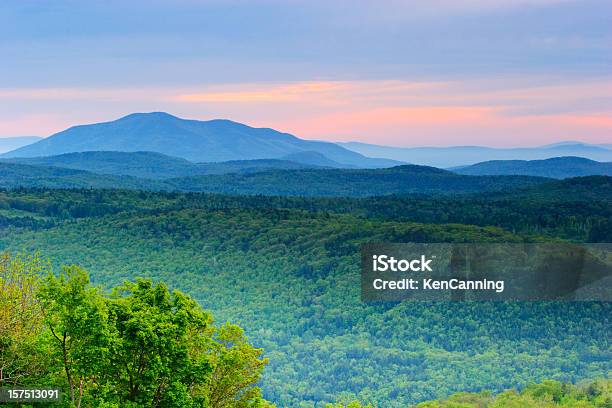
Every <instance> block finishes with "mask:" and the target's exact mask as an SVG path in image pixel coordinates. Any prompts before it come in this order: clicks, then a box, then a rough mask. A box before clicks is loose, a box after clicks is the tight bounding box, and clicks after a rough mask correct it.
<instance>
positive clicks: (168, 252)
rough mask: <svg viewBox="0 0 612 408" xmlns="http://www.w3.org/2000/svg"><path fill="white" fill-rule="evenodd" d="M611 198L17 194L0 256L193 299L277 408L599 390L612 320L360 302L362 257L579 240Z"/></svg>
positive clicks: (576, 183) (591, 187) (598, 190)
mask: <svg viewBox="0 0 612 408" xmlns="http://www.w3.org/2000/svg"><path fill="white" fill-rule="evenodd" d="M606 183H607V184H606ZM572 191H574V192H575V194H572ZM609 196H610V184H609V181H608V179H607V178H584V179H579V180H578V179H577V180H564V181H562V182H555V183H551V184H550V185H548V187H546V188H540V189H539V190H524V191H522V192H520V193H519V192H516V191H515V192H513V193H512V195H510V194H504V193H497V194H494V195H489V196H487V197H477V196H469V197H468V196H466V197H423V196H411V197H384V198H382V197H378V198H365V199H347V198H344V199H339V198H326V199H324V198H319V199H314V198H308V199H305V198H291V197H255V196H254V197H230V196H220V195H209V194H185V193H155V192H148V191H118V190H106V191H105V190H15V191H10V192H5V193H0V208H4V211H5V213H4V214H5V216H6V218H7V221H6V222H7V226H6V227H3V228H2V229H1V232H2V234H1V235H0V249H10V250H13V251H19V250H27V251H34V250H40V251H42V252H43V253H44V254H45V255H46V256H49V257H51V259H52V260H54V262H55V263H56V264H61V263H77V264H80V265H83V267H85V268H87V269H88V270H89V271H91V277H92V279H93V281H94V282H95V283H96V284H100V285H103V286H104V287H107V288H110V287H114V286H116V285H117V283H118V282H121V281H123V280H126V279H128V280H134V279H135V277H137V276H143V277H148V278H152V279H155V280H163V281H166V282H168V284H169V285H171V286H172V287H176V288H179V289H181V290H183V291H184V292H185V293H188V294H189V295H190V296H193V298H194V299H195V300H197V302H198V303H199V304H200V305H202V306H203V307H205V308H206V309H209V310H211V311H212V312H213V313H214V315H215V316H217V317H218V318H220V321H222V322H223V321H226V320H229V321H232V322H234V323H236V324H239V325H240V326H241V327H243V328H244V330H245V333H248V335H249V340H250V341H251V342H252V343H253V344H256V345H257V347H262V348H264V349H265V350H266V354H265V356H264V355H261V357H258V359H259V360H263V359H264V357H266V358H269V359H270V364H269V366H268V367H267V369H266V370H265V374H264V375H263V377H262V379H261V383H260V385H261V388H262V390H263V394H264V395H265V397H266V399H268V400H271V401H274V402H276V403H278V404H279V406H291V407H293V406H296V407H314V406H317V407H324V406H325V403H328V402H331V401H335V400H337V396H338V395H339V394H343V393H351V394H353V395H354V399H359V400H362V401H367V402H371V403H377V404H379V405H381V406H384V407H402V408H404V407H405V406H406V405H407V404H409V403H416V402H418V401H423V400H427V399H434V398H438V397H440V396H444V395H449V394H451V393H453V392H456V391H461V390H466V391H478V390H482V389H490V390H491V391H492V392H500V391H502V390H504V389H507V388H511V387H524V386H526V385H528V384H529V383H530V382H533V381H540V380H542V379H544V378H552V379H556V380H563V381H571V382H575V381H578V380H580V379H582V378H586V377H604V376H606V375H607V374H608V373H609V370H610V368H611V366H610V361H612V360H611V359H610V350H609V347H608V346H607V344H608V340H607V339H608V337H609V325H608V323H607V322H608V319H609V315H610V313H611V309H610V308H611V305H610V304H608V303H594V302H590V303H530V304H521V303H469V302H461V303H453V304H446V303H444V304H439V303H403V304H367V303H361V302H360V301H359V267H358V265H359V246H360V245H361V244H362V243H364V242H372V241H382V242H385V241H386V242H406V241H419V242H469V241H472V242H524V241H533V240H549V239H558V238H559V237H569V238H571V239H573V240H576V241H583V240H585V239H586V237H587V236H588V234H589V231H590V229H591V225H593V223H596V222H600V221H602V220H606V219H607V217H609V216H610V209H609V205H607V204H608V203H609V201H606V200H607V198H608V197H609ZM28 220H29V221H30V223H28ZM513 220H514V222H515V224H514V225H515V226H516V227H515V228H512V229H511V228H510V227H513V224H512V222H513ZM598 220H599V221H598ZM419 221H422V222H419ZM477 223H481V224H483V225H481V226H476V225H468V224H477ZM602 231H603V235H602V239H608V240H609V239H610V235H609V234H608V235H606V233H605V230H602ZM108 307H109V310H111V309H110V305H109V306H108ZM109 313H110V312H109ZM235 367H236V366H235ZM247 367H248V366H247ZM240 370H242V369H240ZM240 370H239V373H242V371H240ZM236 378H242V380H239V382H242V381H243V380H245V379H248V378H249V377H248V375H247V374H244V375H243V374H241V376H238V377H236ZM173 393H174V391H173ZM176 395H177V396H180V395H184V393H182V392H180V390H177V391H176ZM346 402H347V403H348V402H350V399H347V400H346Z"/></svg>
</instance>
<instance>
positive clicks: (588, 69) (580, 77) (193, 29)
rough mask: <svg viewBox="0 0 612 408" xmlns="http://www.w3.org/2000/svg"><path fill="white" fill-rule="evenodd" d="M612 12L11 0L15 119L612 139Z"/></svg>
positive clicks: (5, 113) (454, 138)
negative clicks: (149, 117) (218, 122)
mask: <svg viewBox="0 0 612 408" xmlns="http://www.w3.org/2000/svg"><path fill="white" fill-rule="evenodd" d="M330 3H331V4H330ZM611 27H612V2H609V1H591V0H586V1H571V0H465V1H449V0H429V1H425V0H423V1H420V0H419V1H343V0H340V1H333V2H330V1H327V2H324V1H257V0H256V1H238V0H236V1H188V0H184V1H182V0H178V1H146V2H145V1H87V2H86V1H46V2H41V1H23V0H20V1H10V0H9V1H6V0H5V1H3V2H2V3H1V5H0V55H2V61H1V63H0V106H2V109H0V136H12V135H25V134H38V135H43V136H44V135H48V134H51V133H53V132H56V131H59V130H62V129H63V128H65V127H68V126H70V125H73V124H79V123H88V122H97V121H104V120H112V119H114V118H116V117H119V116H122V115H124V114H127V113H130V112H134V111H158V110H164V111H169V112H171V113H174V114H177V115H179V116H185V117H191V118H198V119H210V118H214V117H225V118H230V119H234V120H238V121H243V122H246V123H249V124H252V125H255V126H269V127H275V128H279V129H280V130H285V131H290V132H292V133H295V134H296V135H298V136H302V137H307V138H316V139H327V140H361V141H367V142H373V143H387V144H395V145H405V146H411V145H422V144H434V145H445V144H475V143H478V144H489V145H517V144H539V143H547V142H551V141H556V140H563V139H581V140H585V141H591V142H606V141H607V142H609V141H610V139H612V138H610V131H612V115H611V113H612V75H611V74H612V69H611V68H612V28H611Z"/></svg>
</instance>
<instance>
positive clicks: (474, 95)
mask: <svg viewBox="0 0 612 408" xmlns="http://www.w3.org/2000/svg"><path fill="white" fill-rule="evenodd" d="M611 93H612V79H610V78H603V79H601V80H599V81H590V82H582V83H581V82H569V81H562V80H560V79H559V80H555V79H554V78H504V79H503V80H502V79H499V78H480V79H478V80H464V81H455V82H413V81H399V80H396V81H390V80H361V81H303V82H290V83H245V84H216V85H202V86H197V87H191V88H174V87H159V88H133V89H129V88H117V89H106V88H104V89H99V88H92V89H89V88H54V89H0V103H2V104H3V106H8V107H9V109H5V110H4V111H3V112H1V113H0V135H3V134H4V135H18V134H39V135H47V134H50V133H53V132H56V131H59V130H62V129H64V128H66V127H69V126H72V125H74V124H82V123H91V122H99V121H106V120H113V119H115V118H117V117H120V116H123V115H125V114H127V113H130V112H145V111H168V112H170V113H173V114H175V115H178V116H182V117H187V118H195V119H202V120H206V119H212V118H228V119H233V120H237V121H241V122H245V123H247V124H251V125H254V126H261V127H273V128H277V129H279V130H282V131H288V132H291V133H294V134H296V135H297V136H300V137H306V138H314V139H327V140H361V141H364V142H370V143H387V144H395V145H407V146H409V145H424V144H428V145H448V144H455V145H456V144H485V145H518V144H529V145H533V144H543V143H547V142H551V141H557V140H563V139H580V140H585V141H592V142H605V141H608V140H609V138H610V134H611V132H612V119H611V118H612V115H611V114H610V112H612V105H611V104H610V102H609V95H610V94H611Z"/></svg>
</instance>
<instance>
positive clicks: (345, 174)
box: [0, 162, 550, 197]
mask: <svg viewBox="0 0 612 408" xmlns="http://www.w3.org/2000/svg"><path fill="white" fill-rule="evenodd" d="M230 163H231V162H230ZM289 163H292V162H289ZM549 180H550V179H547V178H543V177H529V176H466V175H461V174H455V173H452V172H450V171H446V170H440V169H436V168H433V167H426V166H411V165H406V166H398V167H391V168H385V169H298V170H265V171H257V172H249V171H244V170H243V171H242V172H235V173H229V174H221V175H197V176H190V177H177V178H168V179H165V180H152V179H145V178H137V177H132V176H125V175H121V176H118V175H108V174H96V173H92V172H88V171H83V170H75V169H67V168H60V167H48V166H36V165H27V164H19V163H7V162H0V188H18V187H39V188H109V189H141V190H155V191H156V190H165V191H188V192H210V193H226V194H244V195H267V196H270V195H278V196H311V197H317V196H327V197H338V196H347V197H367V196H382V195H392V194H465V193H476V192H485V191H486V192H494V191H501V190H507V189H512V188H521V187H529V186H534V185H538V184H541V183H544V182H546V181H549Z"/></svg>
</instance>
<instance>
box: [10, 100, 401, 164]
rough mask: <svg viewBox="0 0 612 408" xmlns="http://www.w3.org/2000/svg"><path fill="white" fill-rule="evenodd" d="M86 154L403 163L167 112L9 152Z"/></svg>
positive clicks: (77, 129)
mask: <svg viewBox="0 0 612 408" xmlns="http://www.w3.org/2000/svg"><path fill="white" fill-rule="evenodd" d="M86 151H118V152H136V151H149V152H157V153H163V154H166V155H169V156H175V157H180V158H183V159H187V160H189V161H191V162H221V161H228V160H255V159H281V158H283V157H285V156H287V155H295V154H304V153H306V152H316V153H319V154H320V155H323V156H324V157H325V158H326V159H328V160H331V161H333V162H335V163H338V164H339V165H342V166H347V167H363V168H377V167H390V166H395V165H398V164H402V162H398V161H394V160H389V159H375V158H371V157H365V156H363V155H361V154H359V153H356V152H353V151H351V150H348V149H345V148H343V147H340V146H338V145H336V144H334V143H328V142H319V141H310V140H303V139H300V138H297V137H295V136H293V135H290V134H288V133H281V132H278V131H276V130H273V129H268V128H253V127H250V126H247V125H244V124H241V123H237V122H232V121H230V120H209V121H199V120H187V119H181V118H178V117H176V116H172V115H170V114H168V113H163V112H153V113H134V114H131V115H128V116H125V117H123V118H121V119H118V120H115V121H112V122H105V123H97V124H92V125H81V126H73V127H71V128H69V129H67V130H64V131H62V132H59V133H56V134H54V135H52V136H49V137H48V138H45V139H43V140H40V141H38V142H36V143H33V144H30V145H28V146H24V147H21V148H18V149H16V150H13V151H11V152H9V153H6V154H4V155H3V156H2V157H8V158H10V157H41V156H53V155H59V154H63V153H75V152H86Z"/></svg>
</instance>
